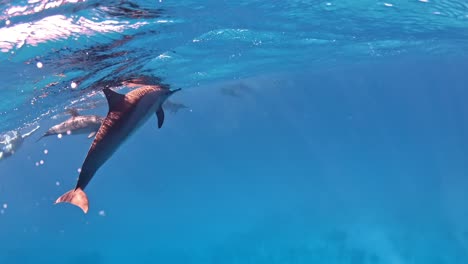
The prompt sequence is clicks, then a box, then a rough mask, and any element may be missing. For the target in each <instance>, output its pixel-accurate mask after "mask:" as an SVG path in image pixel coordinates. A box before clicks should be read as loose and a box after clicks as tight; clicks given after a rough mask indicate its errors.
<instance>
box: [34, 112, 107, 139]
mask: <svg viewBox="0 0 468 264" xmlns="http://www.w3.org/2000/svg"><path fill="white" fill-rule="evenodd" d="M68 112H69V113H70V115H71V117H70V118H69V119H67V120H65V121H63V122H62V123H60V124H57V125H55V126H53V127H51V128H49V130H47V131H46V132H45V133H44V135H42V137H40V138H39V139H37V141H39V140H41V139H42V138H44V137H47V136H51V135H58V134H65V133H71V134H88V138H92V137H93V136H94V135H95V134H96V132H97V131H98V129H99V127H100V126H101V124H102V122H103V121H104V117H101V116H97V115H80V114H79V113H78V111H77V110H76V109H69V110H68ZM37 141H36V142H37Z"/></svg>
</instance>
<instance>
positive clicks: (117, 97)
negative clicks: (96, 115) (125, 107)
mask: <svg viewBox="0 0 468 264" xmlns="http://www.w3.org/2000/svg"><path fill="white" fill-rule="evenodd" d="M102 91H103V92H104V95H105V96H106V99H107V103H108V104H109V111H112V110H116V109H118V108H119V107H120V105H121V104H122V102H123V101H125V95H123V94H119V93H117V92H114V91H112V90H111V89H110V88H105V89H103V90H102Z"/></svg>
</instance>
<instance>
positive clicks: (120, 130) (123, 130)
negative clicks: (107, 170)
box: [55, 85, 180, 214]
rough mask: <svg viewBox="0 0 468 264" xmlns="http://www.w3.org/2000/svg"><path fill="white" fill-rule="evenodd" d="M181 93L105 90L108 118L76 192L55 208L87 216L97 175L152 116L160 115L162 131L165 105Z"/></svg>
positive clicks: (146, 89)
mask: <svg viewBox="0 0 468 264" xmlns="http://www.w3.org/2000/svg"><path fill="white" fill-rule="evenodd" d="M179 90H180V89H176V90H172V91H171V90H169V89H167V88H162V87H160V86H155V85H150V86H149V85H147V86H141V87H140V88H137V89H135V90H132V91H131V92H129V93H127V94H125V95H124V94H120V93H117V92H114V91H112V90H111V89H109V88H105V89H104V90H103V92H104V94H105V96H106V99H107V102H108V105H109V111H108V113H107V116H106V118H105V119H104V122H103V123H102V126H101V127H100V128H99V130H98V132H97V134H96V137H95V138H94V141H93V143H92V144H91V147H90V149H89V151H88V154H87V156H86V158H85V160H84V162H83V165H82V167H81V172H80V175H79V177H78V182H77V184H76V186H75V188H74V189H72V190H71V191H69V192H67V193H65V194H63V195H62V196H60V197H59V198H58V199H57V200H56V201H55V204H58V203H62V202H66V203H71V204H73V205H76V206H78V207H80V208H81V209H82V210H83V212H84V213H85V214H86V213H87V212H88V207H89V202H88V197H87V195H86V193H85V192H84V189H85V188H86V186H87V185H88V183H89V182H90V181H91V179H92V178H93V176H94V174H95V173H96V172H97V170H98V169H99V168H100V167H101V166H102V165H103V164H104V163H105V162H106V161H107V160H108V159H109V158H110V157H111V156H112V155H113V154H114V152H115V151H116V150H117V149H118V148H119V147H120V145H121V144H122V143H123V142H125V140H127V139H128V137H129V136H131V135H132V134H133V133H134V132H135V131H136V130H137V129H138V128H139V127H141V126H142V125H143V124H144V123H145V122H146V121H147V120H148V118H150V116H152V115H156V119H157V121H158V128H161V127H162V125H163V123H164V111H163V109H162V104H163V103H164V101H165V100H166V99H167V98H168V97H169V96H171V95H172V94H173V93H175V92H177V91H179Z"/></svg>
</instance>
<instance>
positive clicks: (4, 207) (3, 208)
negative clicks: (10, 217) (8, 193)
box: [0, 203, 8, 214]
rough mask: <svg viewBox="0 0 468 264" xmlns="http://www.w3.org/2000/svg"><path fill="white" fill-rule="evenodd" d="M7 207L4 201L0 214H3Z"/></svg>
mask: <svg viewBox="0 0 468 264" xmlns="http://www.w3.org/2000/svg"><path fill="white" fill-rule="evenodd" d="M7 208H8V204H7V203H4V204H3V205H2V208H1V209H0V214H4V213H5V210H6V209H7Z"/></svg>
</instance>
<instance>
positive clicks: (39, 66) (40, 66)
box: [36, 61, 43, 69]
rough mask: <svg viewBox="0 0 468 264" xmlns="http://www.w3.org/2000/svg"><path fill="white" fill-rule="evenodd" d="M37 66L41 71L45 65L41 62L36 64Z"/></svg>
mask: <svg viewBox="0 0 468 264" xmlns="http://www.w3.org/2000/svg"><path fill="white" fill-rule="evenodd" d="M36 66H37V68H39V69H40V68H42V66H43V65H42V62H40V61H39V62H37V63H36Z"/></svg>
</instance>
